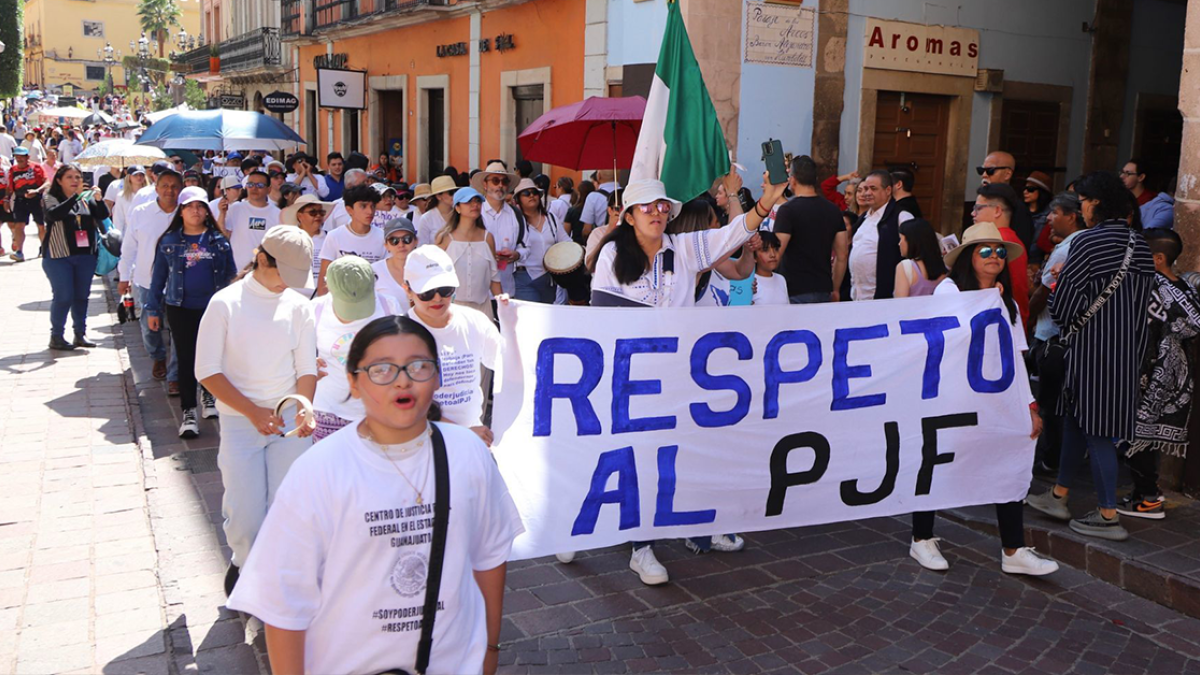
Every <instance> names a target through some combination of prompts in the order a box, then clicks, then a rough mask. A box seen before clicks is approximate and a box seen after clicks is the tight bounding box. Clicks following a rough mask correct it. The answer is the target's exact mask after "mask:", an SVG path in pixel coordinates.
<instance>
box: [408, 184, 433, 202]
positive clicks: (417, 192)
mask: <svg viewBox="0 0 1200 675" xmlns="http://www.w3.org/2000/svg"><path fill="white" fill-rule="evenodd" d="M429 197H430V192H429V183H417V184H416V185H414V186H413V187H412V198H413V200H414V201H415V200H417V199H428V198H429Z"/></svg>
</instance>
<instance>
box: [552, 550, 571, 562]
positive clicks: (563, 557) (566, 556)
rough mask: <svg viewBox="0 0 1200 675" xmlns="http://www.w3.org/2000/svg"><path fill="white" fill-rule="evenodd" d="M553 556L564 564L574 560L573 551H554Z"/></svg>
mask: <svg viewBox="0 0 1200 675" xmlns="http://www.w3.org/2000/svg"><path fill="white" fill-rule="evenodd" d="M554 557H555V558H558V562H560V563H562V564H564V565H569V564H571V563H572V562H574V561H575V551H567V552H565V553H555V554H554Z"/></svg>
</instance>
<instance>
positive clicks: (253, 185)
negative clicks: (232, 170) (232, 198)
mask: <svg viewBox="0 0 1200 675" xmlns="http://www.w3.org/2000/svg"><path fill="white" fill-rule="evenodd" d="M246 187H248V188H258V189H262V188H265V187H267V184H266V183H246Z"/></svg>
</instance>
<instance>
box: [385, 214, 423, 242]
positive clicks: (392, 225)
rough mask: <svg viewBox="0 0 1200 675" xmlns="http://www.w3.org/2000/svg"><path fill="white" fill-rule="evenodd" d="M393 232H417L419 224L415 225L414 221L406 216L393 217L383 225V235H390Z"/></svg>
mask: <svg viewBox="0 0 1200 675" xmlns="http://www.w3.org/2000/svg"><path fill="white" fill-rule="evenodd" d="M393 232H408V233H410V234H416V233H417V226H416V225H413V223H412V221H411V220H409V219H408V218H405V217H404V216H401V217H399V218H392V219H391V220H389V221H387V223H386V224H385V225H384V226H383V236H385V237H386V236H388V235H390V234H391V233H393Z"/></svg>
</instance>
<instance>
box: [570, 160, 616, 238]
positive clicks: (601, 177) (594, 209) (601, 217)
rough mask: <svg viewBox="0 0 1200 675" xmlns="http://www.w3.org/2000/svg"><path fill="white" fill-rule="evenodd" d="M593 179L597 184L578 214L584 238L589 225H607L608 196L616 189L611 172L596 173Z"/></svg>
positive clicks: (593, 226)
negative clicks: (582, 226)
mask: <svg viewBox="0 0 1200 675" xmlns="http://www.w3.org/2000/svg"><path fill="white" fill-rule="evenodd" d="M593 179H594V180H595V181H596V182H597V186H596V191H595V192H592V193H591V194H589V195H588V196H587V199H585V200H584V202H583V210H582V212H581V213H580V214H579V221H580V222H581V223H583V225H584V233H583V234H584V235H585V236H586V235H587V234H588V233H589V230H590V228H588V226H589V225H590V226H591V227H592V228H596V227H600V226H601V225H605V224H607V223H608V195H610V194H612V192H613V190H616V188H617V184H616V183H615V182H613V172H612V171H597V172H596V174H595V176H594V177H593ZM601 181H603V182H601Z"/></svg>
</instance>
